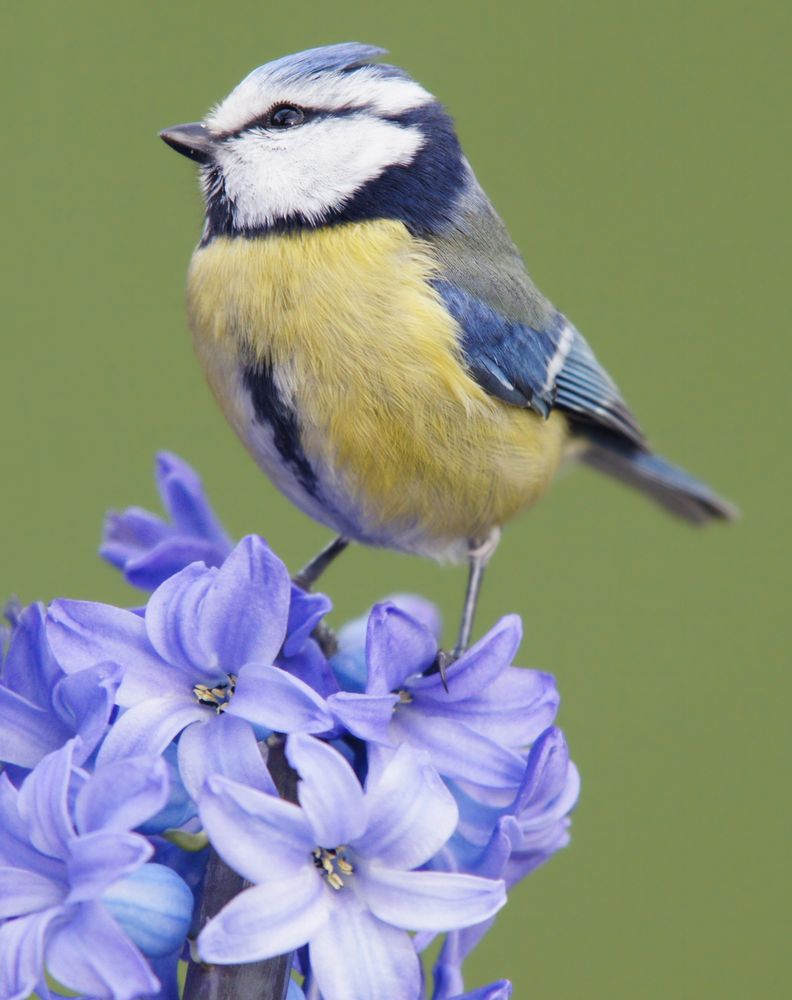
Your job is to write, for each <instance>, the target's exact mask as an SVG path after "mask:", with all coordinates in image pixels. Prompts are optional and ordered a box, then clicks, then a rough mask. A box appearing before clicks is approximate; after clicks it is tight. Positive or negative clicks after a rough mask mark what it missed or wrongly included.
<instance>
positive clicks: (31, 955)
mask: <svg viewBox="0 0 792 1000" xmlns="http://www.w3.org/2000/svg"><path fill="white" fill-rule="evenodd" d="M57 917H58V911H57V910H46V911H45V912H44V913H32V914H31V915H30V916H28V917H20V918H19V919H18V920H7V921H6V922H5V923H3V924H2V925H0V955H2V956H3V961H2V962H0V996H1V997H3V998H4V1000H27V998H28V997H29V996H30V995H31V994H32V993H34V992H35V991H36V989H37V988H41V987H43V986H44V984H45V980H44V940H45V937H46V934H47V929H48V928H49V925H50V924H51V923H52V921H53V920H55V919H56V918H57Z"/></svg>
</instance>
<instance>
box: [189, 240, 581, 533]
mask: <svg viewBox="0 0 792 1000" xmlns="http://www.w3.org/2000/svg"><path fill="white" fill-rule="evenodd" d="M434 274H435V261H434V260H433V258H432V256H431V253H430V250H429V248H428V247H427V246H426V245H425V244H422V243H420V242H419V241H417V240H415V239H414V238H413V237H411V236H410V234H409V233H408V231H407V230H406V229H405V227H404V226H403V225H401V224H400V223H398V222H392V221H372V222H365V223H359V224H350V225H345V226H338V227H332V228H326V229H318V230H313V231H303V232H298V233H294V234H288V235H272V236H267V237H263V238H257V239H252V240H247V239H241V238H237V239H225V238H223V239H215V240H214V241H213V242H212V243H210V244H209V245H208V246H207V247H204V248H200V249H198V250H197V251H196V253H195V255H194V258H193V262H192V266H191V269H190V275H189V286H188V302H189V311H190V319H191V325H192V328H193V331H194V335H195V340H196V346H197V349H198V353H199V355H200V356H201V357H202V360H203V361H204V365H205V367H206V369H207V375H208V377H209V380H210V383H212V384H213V387H214V389H215V392H216V394H217V396H218V399H219V400H220V402H221V405H223V407H224V409H225V410H226V413H227V415H228V416H229V418H230V419H231V421H232V423H234V425H235V427H236V429H237V431H238V433H240V434H241V435H242V436H243V438H245V436H246V434H245V426H244V423H245V422H244V420H243V419H242V418H241V417H240V415H239V413H238V412H236V410H238V401H237V402H235V401H234V399H233V398H230V397H232V396H233V393H232V392H230V391H229V389H228V386H227V385H226V384H225V382H226V381H227V378H228V370H230V368H232V367H233V366H234V364H236V361H237V359H238V358H239V357H240V356H244V357H247V358H256V359H259V360H266V362H267V363H268V364H270V365H271V366H272V370H273V371H274V373H275V376H276V379H277V382H278V385H279V387H280V390H281V392H282V393H283V394H284V396H285V397H286V398H287V400H288V403H289V405H290V406H291V407H292V408H293V410H294V413H295V415H296V418H297V421H298V424H299V427H300V436H301V440H302V446H303V449H304V451H305V454H306V456H307V458H308V460H309V461H310V463H311V465H312V466H313V467H314V469H315V470H316V471H317V474H318V476H319V479H320V481H327V483H328V484H329V486H328V488H332V490H333V495H334V497H336V498H339V497H340V501H339V502H343V500H344V497H347V499H348V506H349V511H350V512H354V518H355V519H357V520H360V522H361V526H360V537H363V538H366V539H367V540H381V543H382V544H391V545H393V546H394V547H398V548H408V549H413V550H416V549H417V550H421V548H423V549H428V548H431V547H434V549H436V550H438V551H439V550H441V549H442V548H443V546H444V545H446V544H447V543H451V542H453V541H458V540H460V539H464V538H469V537H477V536H480V535H482V534H484V533H485V532H486V531H487V530H489V529H490V528H491V527H493V526H494V525H498V524H501V523H502V522H503V521H505V520H507V519H508V518H509V517H511V516H512V515H513V514H514V513H515V512H516V511H518V510H519V509H520V508H522V507H525V506H527V505H529V504H531V503H532V502H534V501H535V500H536V499H537V498H538V497H539V496H540V495H541V493H542V492H543V491H544V489H545V488H546V486H547V485H548V483H549V482H550V480H551V478H552V476H553V474H554V473H555V470H556V468H557V465H558V462H559V458H560V455H561V450H562V448H563V444H564V438H565V429H566V425H565V421H564V419H563V418H562V417H560V416H558V415H555V414H554V415H552V416H551V417H550V419H549V420H547V421H544V420H542V419H541V418H539V417H538V416H536V415H535V414H534V413H532V412H530V411H527V410H521V409H518V408H515V407H511V406H508V405H506V404H504V403H502V402H500V401H499V400H497V399H494V398H493V397H491V396H489V395H487V393H485V392H484V391H483V390H482V389H481V388H480V387H479V386H478V385H477V384H476V382H474V381H473V379H471V378H470V376H469V375H468V373H467V371H466V368H465V365H464V361H463V358H462V356H461V353H460V348H459V336H460V331H459V329H458V327H457V324H456V322H455V321H454V320H453V319H452V318H451V317H450V316H449V314H448V313H447V311H446V309H445V307H444V305H443V303H442V301H441V299H440V298H439V296H438V295H437V293H436V292H435V291H434V290H433V289H432V287H431V286H430V285H429V284H428V280H429V279H430V278H431V277H433V276H434ZM235 408H236V409H235ZM247 443H248V445H249V446H251V441H250V440H249V439H248V440H247ZM253 450H254V451H255V448H254V449H253ZM421 538H423V539H425V542H422V541H420V539H421Z"/></svg>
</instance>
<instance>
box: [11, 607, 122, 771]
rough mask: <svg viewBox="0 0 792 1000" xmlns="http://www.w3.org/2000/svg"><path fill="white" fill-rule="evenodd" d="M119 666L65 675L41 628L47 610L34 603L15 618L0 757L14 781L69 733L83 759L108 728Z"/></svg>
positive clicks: (98, 665) (78, 757) (78, 756)
mask: <svg viewBox="0 0 792 1000" xmlns="http://www.w3.org/2000/svg"><path fill="white" fill-rule="evenodd" d="M121 673H122V671H121V668H120V667H119V666H117V665H116V664H112V663H96V664H94V665H92V666H91V667H90V668H89V669H87V670H85V671H83V672H81V673H80V674H75V675H72V676H69V675H67V674H65V673H64V672H63V671H62V670H61V669H60V667H59V666H58V664H57V663H56V661H55V659H54V657H53V655H52V651H51V650H50V648H49V644H48V642H47V637H46V629H45V610H44V607H43V606H42V605H41V604H32V605H31V606H30V607H28V608H25V609H24V610H23V611H21V612H20V613H19V614H18V616H16V620H15V621H14V626H13V630H12V631H11V634H10V639H9V645H8V651H7V654H6V656H5V659H4V661H3V663H2V670H1V671H0V763H4V764H7V765H12V767H11V769H10V773H11V774H12V776H13V777H14V780H15V781H16V780H17V778H19V777H21V774H22V773H24V771H26V770H29V769H30V768H32V767H35V765H36V764H37V763H38V762H39V761H40V760H41V759H42V758H43V757H45V756H46V755H47V754H48V753H52V751H54V750H57V749H58V748H59V747H62V746H63V744H64V743H66V741H67V740H69V739H70V738H71V737H73V736H79V737H80V739H79V741H78V743H77V744H76V746H75V749H74V754H75V762H76V763H78V764H82V763H83V762H84V761H85V760H87V758H88V757H89V756H90V755H91V754H92V753H93V752H94V750H95V749H96V747H97V745H98V744H99V742H100V740H101V739H102V737H103V736H104V735H105V733H106V732H107V729H108V726H109V723H110V718H111V715H112V713H113V710H114V709H113V707H114V704H115V695H116V691H117V689H118V685H119V684H120V682H121Z"/></svg>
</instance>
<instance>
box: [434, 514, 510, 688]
mask: <svg viewBox="0 0 792 1000" xmlns="http://www.w3.org/2000/svg"><path fill="white" fill-rule="evenodd" d="M500 536H501V532H500V528H493V529H492V531H490V533H489V534H488V535H487V536H486V538H484V539H471V540H470V541H469V542H468V567H469V568H468V582H467V590H466V592H465V604H464V607H463V609H462V620H461V622H460V623H459V635H458V637H457V641H456V646H454V648H453V650H452V651H451V652H450V653H447V652H446V651H445V650H443V649H441V650H438V653H437V656H436V657H435V661H434V663H433V664H432V666H431V667H430V668H429V670H428V671H427V673H430V674H440V679H441V680H442V682H443V687H444V688H445V689H446V691H447V690H448V668H449V667H450V666H451V664H452V663H454V662H455V661H456V660H458V659H459V657H460V656H461V655H462V654H463V653H464V652H465V650H466V649H467V648H468V645H469V644H470V636H471V633H472V632H473V620H474V618H475V617H476V605H477V603H478V597H479V593H480V591H481V584H482V581H483V579H484V570H485V569H486V568H487V563H488V562H489V561H490V559H491V558H492V554H493V553H494V551H495V549H496V548H497V547H498V542H499V541H500Z"/></svg>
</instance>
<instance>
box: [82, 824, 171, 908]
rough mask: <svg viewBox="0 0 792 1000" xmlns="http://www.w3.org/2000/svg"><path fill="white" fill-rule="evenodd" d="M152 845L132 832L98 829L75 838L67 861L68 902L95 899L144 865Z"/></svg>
mask: <svg viewBox="0 0 792 1000" xmlns="http://www.w3.org/2000/svg"><path fill="white" fill-rule="evenodd" d="M153 853H154V848H153V847H152V846H151V844H149V842H148V841H147V840H146V839H145V838H144V837H140V836H138V835H137V834H135V833H115V832H112V833H111V832H106V831H104V830H100V831H98V832H97V833H89V834H86V835H85V836H84V837H75V839H74V840H73V841H72V842H71V845H70V853H69V860H68V870H69V881H70V883H71V891H70V892H69V896H68V899H67V902H69V903H81V902H83V901H84V900H86V899H96V898H97V897H98V896H100V895H101V894H102V893H103V892H104V891H105V889H107V888H108V887H109V886H111V885H112V884H113V883H114V882H117V881H118V880H119V879H121V878H124V876H125V875H130V874H131V873H132V872H133V871H135V869H136V868H139V867H140V866H141V865H143V864H145V863H146V861H148V859H149V858H150V857H151V855H152V854H153Z"/></svg>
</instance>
